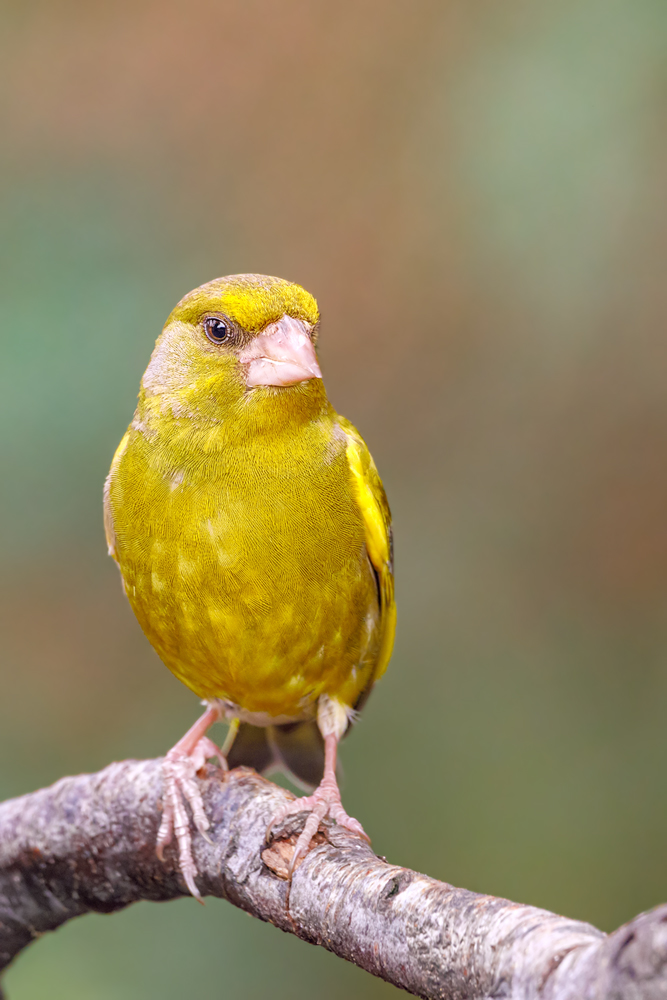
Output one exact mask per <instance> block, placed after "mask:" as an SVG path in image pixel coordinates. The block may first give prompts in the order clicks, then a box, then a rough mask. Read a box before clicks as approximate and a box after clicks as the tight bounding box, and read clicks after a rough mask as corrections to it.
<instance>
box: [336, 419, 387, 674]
mask: <svg viewBox="0 0 667 1000" xmlns="http://www.w3.org/2000/svg"><path fill="white" fill-rule="evenodd" d="M338 420H339V423H340V426H341V428H342V429H343V431H344V432H345V436H346V437H347V463H348V465H349V467H350V473H351V475H352V482H353V484H354V491H355V494H356V498H357V502H358V504H359V507H360V509H361V513H362V515H363V519H364V525H365V528H366V549H367V551H368V558H369V559H370V562H371V565H372V567H373V569H374V570H375V573H376V574H377V579H378V584H379V591H380V630H381V643H380V651H379V654H378V659H377V665H376V668H375V673H374V675H373V681H376V680H377V679H378V677H381V676H382V674H383V673H384V672H385V670H386V669H387V664H388V663H389V658H390V656H391V651H392V647H393V645H394V633H395V631H396V604H395V603H394V566H393V562H394V546H393V537H392V531H391V512H390V510H389V504H388V503H387V497H386V494H385V492H384V487H383V485H382V480H381V479H380V476H379V474H378V470H377V469H376V467H375V462H374V461H373V459H372V457H371V453H370V452H369V450H368V448H367V447H366V442H365V441H364V439H363V438H362V437H361V435H360V434H359V431H358V430H357V429H356V427H354V426H353V425H352V424H351V423H350V421H349V420H346V419H345V417H339V418H338Z"/></svg>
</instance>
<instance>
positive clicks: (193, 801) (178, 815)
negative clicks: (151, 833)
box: [155, 703, 227, 899]
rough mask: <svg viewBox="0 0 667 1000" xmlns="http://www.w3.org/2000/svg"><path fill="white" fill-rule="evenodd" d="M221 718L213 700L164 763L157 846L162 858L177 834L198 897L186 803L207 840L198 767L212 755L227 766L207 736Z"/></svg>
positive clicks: (189, 884)
mask: <svg viewBox="0 0 667 1000" xmlns="http://www.w3.org/2000/svg"><path fill="white" fill-rule="evenodd" d="M219 719H220V708H219V706H218V705H217V704H215V703H213V704H210V705H209V707H208V708H207V709H206V711H205V712H204V714H203V715H202V716H201V718H199V719H197V721H196V722H195V724H194V726H192V727H191V728H190V729H188V731H187V733H186V734H185V736H184V737H183V738H182V739H180V740H179V741H178V743H177V744H176V746H174V747H172V748H171V750H170V751H169V752H168V753H167V755H166V756H165V758H164V763H163V764H162V779H163V781H164V795H163V805H162V822H161V823H160V829H159V831H158V835H157V843H156V848H155V849H156V852H157V856H158V858H159V859H160V861H162V860H163V856H164V849H165V847H166V846H167V844H169V843H171V840H172V836H173V835H174V834H175V835H176V841H177V843H178V857H179V863H180V868H181V872H182V873H183V878H184V879H185V883H186V885H187V887H188V889H189V890H190V892H191V893H192V895H193V896H195V897H196V898H197V899H201V896H200V893H199V890H198V889H197V886H196V884H195V875H196V874H197V866H196V865H195V862H194V858H193V857H192V837H191V834H190V818H189V816H188V813H187V809H186V808H185V803H186V802H187V803H188V805H189V806H190V809H191V810H192V819H193V820H194V824H195V826H196V828H197V830H198V831H199V833H201V835H202V836H203V837H205V838H206V839H207V840H208V839H209V837H208V834H207V830H208V828H209V826H210V825H211V824H210V823H209V820H208V817H207V816H206V813H205V812H204V803H203V801H202V797H201V792H200V791H199V786H198V784H197V771H199V770H200V768H202V767H203V766H204V764H205V762H206V761H207V760H208V759H209V757H217V758H218V760H219V761H220V766H221V767H222V769H223V770H224V771H226V770H227V761H226V760H225V758H224V756H223V755H222V752H221V750H220V749H219V748H218V747H217V746H216V745H215V743H213V741H212V740H210V739H209V738H208V737H207V736H206V731H207V730H208V729H209V728H210V727H211V726H212V725H213V723H214V722H218V720H219Z"/></svg>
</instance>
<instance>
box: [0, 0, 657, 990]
mask: <svg viewBox="0 0 667 1000" xmlns="http://www.w3.org/2000/svg"><path fill="white" fill-rule="evenodd" d="M1 12H2V22H3V30H2V37H1V40H0V52H1V59H0V78H1V94H2V98H1V101H0V120H1V122H2V126H1V127H2V144H1V149H0V167H1V171H2V184H1V191H0V230H1V237H0V254H1V255H2V265H1V268H0V296H1V301H0V317H1V325H0V349H1V352H2V361H1V367H0V415H1V416H0V448H1V456H0V459H1V475H0V497H1V503H2V540H1V556H2V561H1V569H0V641H1V655H2V659H1V664H0V796H2V797H4V796H11V795H17V794H21V793H23V792H27V791H30V790H32V789H34V788H37V787H40V786H42V785H44V784H47V783H50V782H52V781H54V780H56V779H57V778H58V777H60V776H61V775H63V774H67V773H72V772H79V771H83V770H96V769H98V768H101V767H103V766H104V765H105V764H107V763H108V762H109V761H111V760H114V759H122V758H125V757H141V756H157V755H159V754H160V753H162V752H164V750H165V749H166V748H167V747H169V746H170V745H171V744H173V742H174V741H175V740H176V739H177V738H178V737H179V736H180V735H181V734H182V733H183V732H184V731H185V729H186V728H187V727H188V726H189V725H190V723H191V722H192V721H193V720H194V718H195V717H196V715H197V713H198V711H199V706H198V704H197V702H196V700H195V699H194V697H193V696H192V695H191V694H190V693H189V692H188V691H187V690H186V689H185V688H184V687H182V686H181V685H180V684H179V683H178V682H177V681H176V680H175V679H174V678H172V676H171V675H170V674H169V673H168V671H167V670H166V669H165V668H164V667H163V666H162V665H161V664H160V663H159V661H158V659H157V657H156V656H155V654H154V653H153V652H152V650H151V649H150V647H149V646H148V644H147V642H146V641H145V640H144V638H143V636H142V634H141V632H140V630H139V628H138V626H137V625H136V623H135V621H134V619H133V616H132V614H131V612H130V609H129V607H128V605H127V604H126V602H125V600H124V597H123V595H122V593H121V589H120V585H119V580H118V576H117V570H116V568H115V566H114V565H113V563H112V561H111V560H110V559H109V558H108V557H107V555H106V551H105V545H104V539H103V532H102V516H101V488H102V482H103V479H104V476H105V474H106V471H107V468H108V465H109V462H110V460H111V456H112V454H113V451H114V448H115V446H116V444H117V442H118V440H119V439H120V437H121V435H122V433H123V430H124V428H125V426H126V424H127V423H128V422H129V420H130V418H131V415H132V411H133V406H134V399H135V395H136V391H137V388H138V383H139V378H140V376H141V373H142V371H143V369H144V367H145V365H146V362H147V360H148V357H149V354H150V351H151V347H152V344H153V341H154V339H155V337H156V336H157V334H158V333H159V331H160V328H161V326H162V323H163V322H164V319H165V317H166V316H167V314H168V313H169V311H170V309H171V308H172V306H173V305H174V303H175V302H176V301H177V300H178V299H179V298H180V297H181V296H182V295H183V294H184V293H185V292H187V291H188V290H189V289H190V288H192V287H193V286H195V285H198V284H201V283H202V282H204V281H207V280H209V279H211V278H213V277H216V276H218V275H222V274H227V273H233V272H239V271H258V272H267V273H269V274H278V275H281V276H284V277H288V278H291V279H294V280H297V281H299V282H300V283H302V284H303V285H305V286H306V287H307V288H308V289H309V290H311V291H312V292H313V293H314V294H315V295H316V296H317V298H318V300H319V302H320V306H321V309H322V312H323V315H324V323H323V330H322V338H321V345H322V346H321V355H322V363H323V368H324V371H325V377H326V380H327V386H328V388H329V392H330V396H331V398H332V400H333V402H334V404H335V405H336V406H337V408H338V409H339V410H340V411H341V412H342V413H344V414H345V415H346V416H348V417H349V418H351V419H352V420H353V421H354V422H355V423H356V424H357V425H358V426H359V427H360V428H361V430H362V432H363V434H364V436H365V437H366V440H367V441H368V443H369V445H370V447H371V449H372V451H373V453H374V455H375V458H376V460H377V463H378V466H379V468H380V471H381V473H382V474H383V477H384V479H385V483H386V486H387V490H388V493H389V497H390V500H391V503H392V507H393V511H394V517H395V526H396V552H397V560H396V562H397V589H398V602H399V629H398V638H397V646H396V652H395V656H394V659H393V662H392V665H391V667H390V669H389V672H388V673H387V675H386V677H385V679H384V680H383V681H382V683H381V684H380V685H379V686H378V688H377V689H376V691H375V693H374V695H373V697H372V699H371V701H370V703H369V705H368V706H367V709H366V711H365V713H364V716H363V720H362V721H361V723H360V724H359V726H358V727H357V729H356V730H355V732H354V734H353V735H352V736H351V738H350V739H349V740H347V741H346V743H345V746H344V750H343V762H344V767H345V770H346V784H345V791H344V795H345V802H346V805H347V807H348V809H349V810H350V812H351V813H352V814H353V815H357V816H359V817H360V818H361V819H362V820H363V822H364V825H365V826H366V829H367V830H369V832H370V833H371V835H372V837H373V843H374V846H375V848H376V849H377V851H378V852H379V853H381V854H385V855H387V856H388V857H389V858H390V860H392V861H395V862H399V863H403V864H405V865H409V866H411V867H414V868H417V869H419V870H422V871H426V872H428V873H429V874H431V875H434V876H436V877H438V878H441V879H445V880H447V881H450V882H453V883H455V884H457V885H463V886H466V887H468V888H470V889H475V890H479V891H483V892H488V893H495V894H498V895H504V896H508V897H509V898H511V899H515V900H519V901H524V902H529V903H533V904H536V905H539V906H543V907H547V908H549V909H552V910H556V911H558V912H562V913H565V914H567V915H569V916H573V917H578V918H582V919H584V920H590V921H592V922H593V923H595V924H597V925H599V926H600V927H603V928H604V929H612V928H613V927H615V926H617V925H618V924H620V923H622V922H623V921H625V920H627V919H629V918H630V917H632V916H633V915H634V914H636V913H637V912H639V911H640V910H642V909H646V908H648V907H651V906H653V905H655V904H657V903H659V902H661V901H664V900H666V899H667V850H666V847H667V781H666V778H665V775H666V774H667V726H666V725H665V718H666V717H667V392H666V384H667V338H666V336H665V319H666V318H667V282H666V280H665V265H664V259H665V251H666V250H667V202H666V200H665V184H664V179H665V176H667V155H666V154H667V144H666V141H665V130H664V114H665V110H666V108H667V71H666V70H665V66H666V65H667V63H666V61H665V53H666V46H667V5H665V3H664V0H564V2H561V3H557V4H556V3H553V2H551V0H538V2H536V0H504V2H503V3H502V4H499V3H498V2H497V0H474V2H471V0H409V2H408V0H337V3H335V4H334V3H329V2H325V0H281V2H280V3H272V2H270V0H187V2H186V0H160V2H159V3H158V2H155V0H132V2H131V3H130V2H128V0H125V2H124V0H120V2H117V3H113V4H112V3H83V2H77V0H69V2H68V0H63V2H39V0H20V2H18V0H17V2H15V3H12V2H4V3H3V5H2V8H1ZM219 735H222V731H221V732H220V734H219ZM6 986H7V989H8V991H9V995H10V997H11V1000H33V998H34V1000H41V998H42V997H45V996H49V998H50V1000H120V998H123V1000H139V998H141V1000H144V998H148V1000H153V998H155V1000H157V998H160V1000H163V998H164V1000H170V998H174V1000H175V998H182V997H184V996H189V995H194V994H199V993H203V992H204V991H206V993H207V995H208V996H212V997H217V996H220V997H226V996H232V995H233V996H235V997H239V998H241V1000H243V998H254V997H257V996H263V995H268V994H269V993H270V995H271V996H272V997H273V998H274V1000H282V998H285V1000H287V998H301V997H304V998H306V997H312V995H313V993H314V992H315V993H316V994H317V996H318V997H321V998H324V1000H327V998H332V1000H333V998H337V997H340V996H341V995H343V994H344V995H346V996H350V997H355V998H365V997H368V998H374V997H380V996H384V997H388V996H389V995H390V994H391V993H392V992H393V987H389V986H387V985H385V984H383V983H380V982H379V981H375V980H373V979H371V977H369V976H367V975H366V974H365V973H362V972H361V971H359V970H357V969H355V968H353V967H351V966H349V965H346V964H345V963H343V962H342V961H340V960H339V959H337V958H335V957H333V956H331V955H328V954H327V953H325V952H324V951H322V950H321V949H315V948H312V947H311V946H309V945H307V944H304V943H302V942H299V941H296V940H295V939H292V938H290V937H288V936H285V935H283V934H280V933H279V932H278V931H276V930H275V929H274V928H272V927H268V926H265V925H262V924H260V923H259V922H258V921H254V920H252V919H251V918H249V917H248V916H246V915H244V914H242V913H241V912H239V911H237V910H234V909H233V908H232V907H231V906H229V905H228V904H226V903H223V902H221V901H216V900H213V901H210V902H209V903H208V904H207V906H206V907H205V908H201V907H199V906H198V905H197V904H196V903H195V902H194V901H191V900H183V901H182V902H178V903H170V904H169V905H162V906H160V905H154V904H143V905H140V906H136V907H134V908H132V909H130V910H128V911H127V912H124V913H120V914H117V915H114V916H111V917H101V916H100V917H95V916H93V917H87V918H85V919H83V920H79V921H75V922H73V923H71V924H70V925H68V926H67V927H65V928H63V929H62V930H60V931H59V932H57V933H56V934H53V935H49V936H48V937H47V938H45V939H44V940H42V941H40V942H39V943H38V944H36V945H35V946H33V947H32V948H31V949H30V950H29V951H27V952H26V953H25V954H24V955H23V956H22V957H21V958H20V959H19V960H18V961H17V962H16V964H15V966H13V967H12V969H11V970H10V972H9V973H8V975H7V982H6Z"/></svg>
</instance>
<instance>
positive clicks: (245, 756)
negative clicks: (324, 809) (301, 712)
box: [225, 720, 324, 790]
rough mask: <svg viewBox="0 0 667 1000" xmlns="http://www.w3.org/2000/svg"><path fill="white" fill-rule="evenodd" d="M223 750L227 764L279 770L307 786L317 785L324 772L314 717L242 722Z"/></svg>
mask: <svg viewBox="0 0 667 1000" xmlns="http://www.w3.org/2000/svg"><path fill="white" fill-rule="evenodd" d="M225 750H226V755H227V763H228V764H229V767H230V768H233V767H240V766H241V765H245V766H246V767H254V769H255V770H256V771H257V772H259V774H267V773H269V772H271V771H276V770H280V771H283V773H285V774H286V775H287V777H288V778H290V779H291V780H292V781H293V782H294V783H295V784H296V785H298V786H299V787H301V788H304V789H306V790H310V789H312V788H315V787H316V786H317V785H319V783H320V781H321V780H322V775H323V774H324V740H323V739H322V735H321V733H320V731H319V729H318V727H317V723H316V722H315V721H314V720H312V721H309V722H290V723H288V724H287V725H284V726H267V727H265V728H264V727H261V728H260V727H259V726H251V725H250V723H248V722H241V723H240V724H239V726H238V729H237V731H236V736H235V737H234V739H233V742H232V744H231V746H230V747H227V746H226V747H225Z"/></svg>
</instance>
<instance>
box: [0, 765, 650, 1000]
mask: <svg viewBox="0 0 667 1000" xmlns="http://www.w3.org/2000/svg"><path fill="white" fill-rule="evenodd" d="M202 784H203V789H204V801H205V805H206V809H207V813H208V815H209V817H211V818H212V820H213V827H212V830H211V840H212V843H211V844H208V843H207V842H206V841H205V840H204V839H203V838H202V837H199V836H197V837H195V839H194V848H195V859H196V861H197V865H198V868H199V871H200V873H201V874H200V877H199V882H198V884H199V887H200V889H201V892H202V894H203V895H212V896H219V897H222V898H224V899H227V900H229V901H230V902H231V903H233V904H234V905H235V906H240V907H241V908H242V909H244V910H246V911H247V912H248V913H251V914H252V915H253V916H256V917H259V918H260V919H261V920H268V921H270V922H271V923H273V924H275V925H276V926H277V927H280V928H281V929H282V930H284V931H288V932H290V933H292V934H296V935H297V936H298V937H300V938H303V939H304V940H306V941H310V942H311V943H313V944H319V945H322V946H323V947H324V948H327V949H328V950H329V951H333V952H335V954H337V955H340V956H341V957H342V958H345V959H347V960H348V961H350V962H354V963H356V964H357V965H359V966H361V968H363V969H366V970H367V971H368V972H370V973H372V974H373V975H375V976H380V977H381V978H383V979H386V980H387V981H388V982H390V983H393V984H394V985H396V986H400V987H402V988H403V989H405V990H407V991H408V992H410V993H413V994H415V995H416V996H421V997H438V998H446V1000H463V998H466V1000H473V998H475V1000H476V998H480V1000H481V998H492V997H493V998H496V997H498V998H500V997H504V998H513V1000H538V998H539V1000H603V998H604V1000H612V998H613V1000H631V998H632V1000H639V998H641V1000H657V998H667V905H665V906H661V907H658V908H657V909H655V910H653V911H651V912H650V913H646V914H642V915H640V916H638V917H636V918H635V919H634V920H633V921H631V922H630V923H629V924H627V925H625V926H624V927H622V928H620V929H619V930H617V931H615V932H614V933H613V934H610V935H608V936H607V935H605V934H603V933H602V932H601V931H599V930H596V929H595V928H594V927H591V926H590V925H589V924H584V923H580V922H578V921H576V920H568V919H566V918H564V917H559V916H556V915H554V914H552V913H548V912H546V911H545V910H539V909H536V908H535V907H532V906H522V905H519V904H517V903H511V902H509V901H507V900H504V899H497V898H495V897H493V896H483V895H478V894H476V893H473V892H468V891H467V890H465V889H456V888H454V887H452V886H450V885H447V884H445V883H443V882H438V881H436V880H435V879H432V878H428V877H427V876H425V875H420V874H418V873H417V872H413V871H409V870H408V869H406V868H400V867H397V866H396V865H391V864H388V863H387V862H386V861H385V860H384V859H382V858H378V857H376V855H375V854H373V851H372V849H371V848H370V847H368V845H367V844H366V843H364V842H363V841H361V840H359V839H357V838H355V837H353V836H351V835H349V834H347V833H345V832H344V831H342V830H340V829H337V828H336V827H335V826H328V827H327V828H326V831H325V833H321V834H320V835H318V840H319V841H320V843H319V844H318V845H317V846H316V847H315V848H314V849H313V850H311V852H310V853H309V854H308V855H307V857H306V858H305V859H304V861H303V862H302V864H301V865H300V866H299V867H298V868H297V870H296V872H295V874H294V878H293V881H292V885H291V890H290V892H289V895H288V883H287V881H286V879H285V874H286V866H287V863H288V862H289V858H290V856H291V851H292V845H293V844H294V841H295V833H294V830H295V829H296V827H295V826H294V825H292V826H286V827H285V828H284V830H282V831H279V833H280V837H281V839H280V840H278V841H274V842H273V844H272V846H271V847H270V848H268V849H267V848H266V845H265V843H264V836H265V831H266V827H267V824H268V822H269V820H270V818H271V817H272V815H273V813H274V812H275V811H276V810H277V808H278V806H279V805H280V804H281V803H282V802H283V801H284V798H285V796H288V795H289V793H288V792H285V791H284V790H283V789H281V788H278V787H277V786H275V785H273V784H271V783H270V782H268V781H266V780H264V779H263V778H260V777H258V775H256V774H255V773H254V771H250V770H247V769H245V768H239V769H237V770H236V771H232V772H231V773H230V774H229V775H228V776H227V777H226V778H225V779H224V780H222V781H221V780H220V776H219V775H217V774H216V775H209V776H208V777H207V778H206V779H203V781H202ZM160 791H161V776H160V761H159V760H149V761H125V762H123V763H119V764H112V765H111V766H110V767H107V768H106V769H105V770H103V771H101V772H100V773H99V774H92V775H80V776H78V777H73V778H63V779H62V780H61V781H59V782H57V783H56V784H55V785H53V786H52V787H51V788H46V789H43V790H41V791H38V792H34V793H33V794H31V795H26V796H23V797H22V798H19V799H13V800H11V801H8V802H5V803H3V804H2V805H0V968H3V967H5V966H6V965H7V964H8V963H9V962H10V961H11V960H12V959H13V958H14V956H15V955H17V954H18V952H20V951H21V950H22V949H23V948H25V947H26V945H28V944H30V942H31V941H33V940H34V939H35V938H36V937H37V936H39V935H40V934H42V933H43V932H44V931H48V930H54V929H55V928H56V927H59V926H60V925H61V924H63V923H64V922H65V921H66V920H69V919H71V918H72V917H76V916H80V915H82V914H84V913H88V912H91V911H95V912H98V913H100V912H101V913H110V912H112V911H114V910H118V909H121V908H122V907H124V906H128V905H129V904H130V903H133V902H136V901H137V900H140V899H147V900H168V899H175V898H177V897H179V896H183V895H186V894H187V890H186V888H185V885H184V883H183V881H182V879H181V877H180V875H179V872H178V869H177V866H176V858H175V854H174V851H173V849H172V848H169V849H168V850H167V856H166V863H165V864H161V863H160V862H159V861H158V860H157V858H156V857H155V851H154V843H155V837H156V833H157V827H158V821H159V817H160V801H159V796H160ZM297 822H298V821H297Z"/></svg>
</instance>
